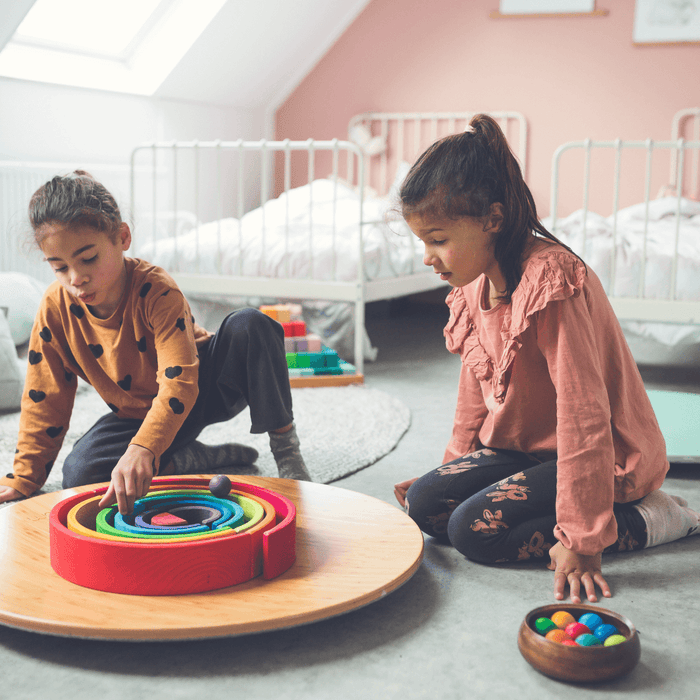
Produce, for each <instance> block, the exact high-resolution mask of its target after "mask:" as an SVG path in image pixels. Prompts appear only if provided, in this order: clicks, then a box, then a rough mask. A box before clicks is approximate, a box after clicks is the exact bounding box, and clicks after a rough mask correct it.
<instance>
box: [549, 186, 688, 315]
mask: <svg viewBox="0 0 700 700" xmlns="http://www.w3.org/2000/svg"><path fill="white" fill-rule="evenodd" d="M680 205H681V206H680V228H679V237H678V241H679V243H678V253H679V256H678V266H677V272H676V296H675V298H676V299H681V300H692V301H698V300H700V202H695V201H693V200H688V199H681V200H680ZM645 209H646V206H645V204H644V203H642V204H635V205H633V206H631V207H627V208H626V209H621V210H620V211H619V212H618V214H617V220H616V226H614V224H615V221H614V219H613V217H612V216H609V217H603V216H600V215H599V214H596V213H594V212H591V211H589V212H587V213H586V215H585V219H586V222H585V226H586V234H585V237H584V228H583V223H584V212H583V210H578V211H576V212H574V213H573V214H571V215H570V216H568V217H566V218H565V219H560V220H557V223H556V230H555V231H553V233H554V234H555V235H556V236H557V237H558V238H559V239H560V240H561V241H562V242H563V243H566V245H568V246H569V247H571V248H572V250H574V251H575V252H576V253H578V254H579V255H580V256H581V257H582V258H583V259H584V260H585V262H586V263H587V264H588V265H590V266H591V267H592V268H593V270H594V271H595V272H596V274H597V275H598V277H599V278H600V280H601V282H602V283H603V286H604V287H605V290H606V292H608V294H613V295H614V296H623V297H638V296H640V288H639V284H640V279H641V275H642V260H643V258H644V226H645V224H644V220H645ZM677 209H678V199H677V198H676V197H664V198H661V199H656V200H653V201H650V202H649V217H648V227H647V236H646V270H645V272H644V288H643V296H644V298H647V299H669V298H670V292H671V271H672V265H673V254H674V250H675V241H676V225H677V222H678V217H677V216H676V212H677ZM542 223H543V224H544V225H545V227H547V228H549V226H551V219H544V220H543V222H542ZM550 230H551V229H550ZM613 232H615V233H614V237H613ZM613 240H614V241H615V255H616V259H615V272H616V275H615V277H616V279H615V287H614V289H611V271H612V249H613Z"/></svg>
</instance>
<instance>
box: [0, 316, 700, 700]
mask: <svg viewBox="0 0 700 700" xmlns="http://www.w3.org/2000/svg"><path fill="white" fill-rule="evenodd" d="M443 313H444V312H443V310H442V308H441V307H436V306H433V305H416V304H413V305H404V304H393V305H388V304H377V305H373V307H372V308H371V309H370V313H369V316H368V330H369V333H370V336H371V338H372V342H373V343H374V344H375V345H376V346H377V347H378V348H379V356H378V359H377V361H376V362H375V363H372V364H369V365H368V366H367V369H366V383H367V386H368V387H371V388H376V389H380V390H382V391H385V392H387V393H389V394H390V395H392V396H394V397H396V398H397V399H399V400H400V401H402V402H403V403H404V404H406V405H407V406H408V407H409V408H410V410H411V414H412V421H411V427H410V428H409V430H408V431H407V433H406V434H405V435H404V437H403V438H402V439H401V441H400V442H399V444H398V446H397V447H396V449H395V450H393V451H392V452H390V453H389V454H387V455H386V456H385V457H383V458H382V459H380V460H379V461H378V462H377V463H376V464H374V465H373V466H371V467H370V468H368V469H363V470H361V471H359V472H357V473H356V474H353V475H351V476H349V477H347V478H345V479H342V480H340V481H337V482H335V484H334V485H335V486H340V487H343V488H348V489H352V490H355V491H359V492H362V493H366V494H368V495H370V496H374V497H376V498H379V499H382V500H385V501H387V502H388V503H394V497H393V484H394V483H395V482H396V481H399V480H401V479H404V478H408V477H411V476H416V475H418V474H420V473H423V472H424V471H427V470H428V469H430V468H432V467H434V466H436V465H437V464H438V463H439V461H440V459H441V457H442V453H443V450H444V446H445V444H446V442H447V440H448V438H449V435H450V430H451V421H452V417H453V413H454V408H455V401H456V383H457V376H458V373H459V360H458V358H456V357H454V356H451V355H450V354H449V353H447V352H446V351H445V348H444V344H443V341H442V333H441V328H442V325H443V323H444V316H443ZM643 376H644V378H645V380H646V381H647V384H648V386H649V387H650V388H656V389H665V390H669V389H670V390H672V389H684V390H687V391H693V392H696V393H700V371H692V372H689V371H684V372H679V371H677V370H664V369H647V368H643ZM666 488H667V490H668V491H669V492H671V493H676V494H679V495H681V496H684V497H685V498H687V499H688V500H689V501H690V502H691V504H694V505H695V506H696V507H698V506H700V467H694V466H688V465H684V466H680V467H674V468H673V470H672V472H671V474H670V476H669V478H668V480H667V484H666ZM699 554H700V537H694V538H691V539H689V540H685V541H681V542H677V543H673V544H670V545H664V546H662V547H658V548H655V549H650V550H645V551H643V552H638V553H635V554H631V555H624V554H621V555H614V556H611V557H609V558H607V559H606V561H605V563H604V566H605V573H606V575H607V577H608V580H609V582H610V583H611V585H612V587H613V594H614V595H613V598H612V599H610V600H609V601H606V602H605V606H606V607H608V608H610V609H612V610H615V611H617V612H619V613H622V614H624V615H626V616H627V617H628V618H629V619H631V620H632V621H633V622H634V623H635V625H636V626H637V628H638V629H639V630H640V632H641V644H642V657H641V661H640V663H639V664H638V666H637V668H636V669H635V670H634V672H633V673H632V674H630V675H629V676H627V677H625V678H622V679H619V680H617V681H612V682H609V683H604V684H601V685H593V686H584V685H570V684H564V683H560V682H558V681H554V680H551V679H549V678H547V677H545V676H543V675H541V674H539V673H538V672H537V671H535V670H534V669H533V668H531V667H530V666H529V665H528V664H527V663H526V662H525V661H524V659H523V658H522V657H521V656H520V653H519V651H518V648H517V644H516V638H517V631H518V627H519V625H520V622H521V620H522V619H523V617H524V616H525V614H526V613H527V612H528V611H529V610H530V609H532V608H534V607H536V606H539V605H544V604H547V603H550V602H554V601H553V598H552V593H551V587H552V574H551V572H549V571H547V570H546V569H545V568H544V567H543V565H540V564H529V563H528V564H525V565H518V566H515V565H513V566H493V567H490V566H483V565H478V564H473V563H470V562H468V561H466V560H465V559H464V558H463V557H462V556H461V555H459V554H458V553H456V552H455V551H454V550H453V549H451V548H449V547H445V546H439V545H436V544H435V543H433V542H432V541H430V540H427V541H426V550H425V557H424V562H423V565H422V566H421V568H420V569H419V571H418V572H417V573H416V574H415V575H414V577H413V578H412V579H411V580H410V581H408V582H407V583H406V584H405V585H404V586H403V587H402V588H400V589H399V590H397V591H395V592H394V593H392V594H391V595H388V596H386V597H385V598H384V599H382V600H380V601H378V602H375V603H373V604H371V605H369V606H367V607H365V608H362V609H360V610H356V611H354V612H352V613H349V614H346V615H343V616H341V617H337V618H334V619H330V620H325V621H323V622H319V623H315V624H312V625H308V626H304V627H297V628H292V629H287V630H282V631H278V632H270V633H264V634H260V635H255V636H247V637H238V638H229V639H218V640H205V641H199V642H180V643H142V644H135V643H118V642H94V641H84V640H70V639H58V638H51V637H44V636H40V635H35V634H31V633H29V632H23V631H18V630H14V629H10V628H3V627H0V674H2V676H1V677H0V698H2V699H3V700H4V699H5V698H12V699H13V700H15V699H25V698H26V699H32V700H33V699H34V698H39V697H41V698H46V699H47V700H54V699H55V700H59V699H61V700H62V699H63V698H66V699H68V698H70V700H84V699H85V700H87V699H93V698H97V697H99V698H101V699H102V700H112V699H114V700H117V699H118V700H123V699H124V698H129V699H130V700H142V699H143V700H146V699H148V700H152V699H157V700H160V698H168V699H169V700H179V699H180V698H183V699H185V698H187V699H189V698H193V699H194V698H203V697H208V698H219V697H221V698H230V697H235V696H242V695H243V696H246V697H248V698H254V699H257V698H266V697H273V696H274V697H275V698H282V699H287V698H289V699H292V698H293V699H297V698H298V699H299V700H301V699H302V698H304V699H306V700H308V699H311V698H313V699H314V700H316V699H326V698H329V699H333V700H361V699H364V698H381V699H392V700H393V699H396V700H399V699H401V700H411V699H421V700H422V699H426V700H428V699H430V700H433V699H440V700H452V699H453V698H454V699H457V698H460V699H462V698H477V699H481V698H483V699H484V700H500V699H501V698H513V697H517V698H519V699H520V700H529V699H530V698H532V699H533V700H534V699H537V700H550V699H551V700H560V698H562V697H564V696H566V697H567V698H576V699H577V700H578V699H579V698H585V699H587V700H588V699H592V698H596V699H597V700H600V699H601V698H609V697H615V696H620V697H627V696H631V695H632V694H634V696H635V698H665V697H674V698H678V699H685V698H688V699H691V698H695V697H697V695H698V688H700V667H699V666H698V664H697V662H696V658H697V649H698V642H697V640H698V637H699V632H700V599H699V597H698V595H697V590H698V583H697V582H698V580H700V557H699V556H698V555H699ZM1 595H2V592H1V591H0V596H1ZM193 614H196V611H193Z"/></svg>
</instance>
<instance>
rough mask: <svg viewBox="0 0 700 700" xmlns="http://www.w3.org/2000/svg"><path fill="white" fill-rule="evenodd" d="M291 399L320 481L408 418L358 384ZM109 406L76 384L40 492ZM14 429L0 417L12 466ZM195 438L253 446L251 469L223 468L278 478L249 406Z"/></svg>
mask: <svg viewBox="0 0 700 700" xmlns="http://www.w3.org/2000/svg"><path fill="white" fill-rule="evenodd" d="M292 398H293V403H294V422H295V423H296V428H297V434H298V435H299V440H300V442H301V453H302V455H303V457H304V461H305V462H306V466H307V467H308V469H309V472H310V473H311V476H312V477H313V479H314V481H316V482H318V483H324V484H328V483H330V482H332V481H336V480H338V479H341V478H343V477H344V476H348V475H349V474H352V473H354V472H357V471H359V470H360V469H364V468H365V467H368V466H369V465H370V464H373V463H374V462H376V461H377V460H378V459H380V458H381V457H383V456H384V455H385V454H387V453H388V452H391V450H393V449H394V447H396V445H397V443H398V441H399V440H400V439H401V437H402V436H403V434H404V433H405V432H406V430H407V429H408V427H409V425H410V422H411V414H410V411H409V409H408V407H407V406H405V405H404V404H403V403H401V402H400V401H398V400H397V399H395V398H393V397H392V396H389V395H388V394H386V393H384V392H383V391H379V390H377V389H370V388H368V387H366V386H362V385H350V386H342V387H322V388H313V389H292ZM107 410H108V409H107V406H106V404H105V403H104V401H103V400H102V399H101V398H100V397H99V396H98V394H97V392H96V391H95V390H94V389H92V387H89V386H87V385H81V386H80V388H79V390H78V394H77V396H76V399H75V408H74V410H73V416H72V418H71V422H70V427H69V428H68V432H67V434H66V439H65V440H64V442H63V447H62V448H61V451H60V453H59V455H58V458H57V460H56V463H55V465H54V468H53V470H52V472H51V475H50V476H49V479H48V481H47V482H46V484H45V486H44V488H43V489H42V492H44V493H45V492H47V491H57V490H60V489H61V480H62V475H61V467H62V465H63V460H64V459H65V457H66V455H67V454H68V453H69V452H70V450H71V447H72V445H73V443H74V442H75V441H76V440H77V439H78V438H79V437H80V436H81V435H83V434H84V433H85V432H86V431H87V430H88V429H89V428H90V427H91V426H92V425H93V423H94V422H95V420H96V419H97V417H99V416H101V415H103V414H105V413H107ZM18 429H19V413H10V414H6V415H3V416H0V459H2V461H3V463H4V464H5V465H7V466H8V467H9V468H10V469H11V465H12V460H13V455H14V453H15V448H16V445H17V432H18ZM199 440H200V441H201V442H204V443H207V444H210V445H218V444H221V443H226V442H238V443H242V444H244V445H250V446H251V447H254V448H255V449H256V450H257V451H258V453H259V455H260V456H259V457H258V459H257V462H256V463H255V465H253V466H252V467H245V468H241V467H236V468H235V471H234V470H233V469H231V470H221V471H226V473H230V474H255V475H259V476H273V477H274V476H278V474H277V467H276V465H275V461H274V458H273V457H272V453H271V452H270V447H269V441H268V440H269V439H268V436H267V434H266V433H264V434H262V435H253V434H251V432H250V414H249V412H248V410H247V409H246V410H245V411H243V413H241V414H239V415H238V416H236V417H235V418H233V419H231V420H230V421H227V422H226V423H216V424H214V425H210V426H209V427H207V428H205V429H204V431H203V432H202V433H201V435H200V436H199Z"/></svg>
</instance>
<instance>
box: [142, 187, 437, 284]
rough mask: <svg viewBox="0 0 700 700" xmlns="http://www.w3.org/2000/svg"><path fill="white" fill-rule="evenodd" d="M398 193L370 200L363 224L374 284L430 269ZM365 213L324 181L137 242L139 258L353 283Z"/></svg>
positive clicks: (350, 195)
mask: <svg viewBox="0 0 700 700" xmlns="http://www.w3.org/2000/svg"><path fill="white" fill-rule="evenodd" d="M397 179H398V178H397ZM312 196H313V200H312ZM393 196H394V195H393V190H392V193H391V194H390V195H389V196H387V197H381V198H378V197H374V198H368V199H365V201H364V206H363V209H364V221H365V222H371V223H366V224H365V225H364V226H363V256H364V259H363V265H364V276H365V279H368V280H374V279H382V278H386V277H393V276H399V275H409V274H412V273H414V272H417V271H422V270H423V269H424V266H423V262H422V259H423V254H422V246H420V245H418V241H416V239H415V236H413V235H412V234H411V232H410V230H409V229H408V227H407V226H406V224H405V222H403V220H401V219H398V218H397V217H395V216H393V217H392V216H391V211H392V209H393V206H394V205H393V202H394V200H393ZM359 216H360V206H359V196H358V194H357V193H356V191H355V190H354V189H351V188H350V187H348V186H346V185H345V184H343V183H342V182H334V181H331V180H328V179H320V180H315V181H314V182H313V183H312V184H311V185H304V186H302V187H298V188H295V189H291V190H289V191H288V192H286V193H282V194H281V195H280V196H279V197H278V198H276V199H272V200H270V201H268V202H267V203H266V204H265V205H264V207H259V208H257V209H254V210H252V211H250V212H248V213H247V214H245V215H244V216H243V217H242V218H241V219H240V220H239V219H235V218H227V219H222V220H219V221H212V222H209V223H204V224H201V225H199V226H197V227H196V228H194V229H192V230H190V231H189V232H187V233H184V234H180V235H177V236H175V237H171V238H165V239H159V240H155V241H153V240H150V241H149V240H146V241H144V242H141V243H137V245H136V247H135V254H136V255H137V256H139V257H143V258H145V259H147V260H149V261H150V262H153V263H155V264H157V265H160V266H161V267H163V268H165V269H166V270H168V271H171V272H178V271H187V272H198V273H201V274H220V275H233V276H236V277H240V276H252V277H278V278H285V279H288V278H312V279H317V280H324V281H328V280H338V281H352V280H355V279H357V274H358V267H357V266H358V262H359V241H358V228H359V227H358V223H359ZM387 216H389V217H390V218H391V219H392V221H391V223H390V224H388V223H387Z"/></svg>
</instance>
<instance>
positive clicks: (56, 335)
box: [0, 258, 211, 496]
mask: <svg viewBox="0 0 700 700" xmlns="http://www.w3.org/2000/svg"><path fill="white" fill-rule="evenodd" d="M125 264H126V269H127V284H126V290H125V292H124V296H123V298H122V300H121V302H120V304H119V307H118V308H117V310H116V311H115V312H114V313H113V314H112V315H111V316H110V317H109V318H106V319H99V318H96V317H95V316H93V315H92V313H91V312H90V310H89V308H88V307H87V306H86V305H85V304H83V303H82V302H80V301H79V300H78V299H76V298H75V297H73V296H72V295H70V294H69V293H68V292H67V291H66V290H65V289H64V288H63V287H62V286H61V285H60V284H59V283H58V282H54V283H53V284H52V285H51V286H50V287H49V288H48V289H47V290H46V293H45V294H44V297H43V299H42V302H41V306H40V309H39V312H38V314H37V317H36V319H35V321H34V327H33V329H32V334H31V337H30V340H29V354H28V366H27V378H26V382H25V386H24V393H23V395H22V404H21V415H20V427H19V439H18V442H17V451H16V454H15V461H14V471H13V473H9V474H7V475H6V476H4V477H0V485H3V486H11V487H12V488H14V489H16V490H17V491H19V492H20V493H22V494H23V495H25V496H29V495H31V494H32V493H34V491H36V490H37V489H39V488H41V486H42V485H43V484H44V482H45V481H46V478H47V477H48V475H49V472H50V471H51V467H52V466H53V463H54V461H55V459H56V456H57V455H58V452H59V450H60V449H61V445H62V443H63V439H64V437H65V434H66V430H67V428H68V424H69V422H70V417H71V413H72V410H73V403H74V401H75V393H76V388H77V381H78V380H77V377H82V379H84V380H85V381H87V382H88V383H90V384H91V385H92V386H93V387H94V388H95V389H96V390H97V392H98V393H99V395H100V396H101V397H102V398H103V399H104V401H105V403H106V408H108V409H109V410H111V411H113V412H114V413H115V414H116V415H117V416H119V417H120V418H121V417H123V418H138V419H142V420H143V424H142V426H141V428H140V429H139V431H138V432H137V433H136V435H135V436H134V439H133V440H132V444H136V445H140V446H141V447H145V448H147V449H149V450H150V451H151V452H153V454H154V455H155V464H156V467H158V466H159V463H160V456H161V455H162V453H163V452H164V451H165V450H166V449H167V448H168V447H169V445H170V443H171V442H172V440H173V438H174V437H175V435H176V433H177V431H178V430H179V428H180V426H181V425H182V423H183V422H184V420H185V418H186V417H187V416H188V414H189V412H190V410H191V409H192V406H193V405H194V403H195V400H196V398H197V394H198V376H199V361H198V354H197V349H198V347H199V346H200V345H201V344H202V343H204V342H205V341H206V340H207V339H208V338H209V337H210V335H211V334H210V333H208V332H207V331H205V330H204V329H202V328H199V327H198V326H197V325H196V324H195V322H194V319H193V318H192V314H191V311H190V308H189V305H188V303H187V300H186V299H185V297H184V295H183V294H182V292H181V291H180V289H179V288H178V286H177V284H176V283H175V281H174V280H173V279H172V278H171V277H170V276H169V275H168V274H167V273H166V272H165V271H164V270H162V269H161V268H159V267H156V266H155V265H151V264H150V263H147V262H145V261H143V260H138V259H132V258H125ZM97 418H98V416H95V420H97Z"/></svg>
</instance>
